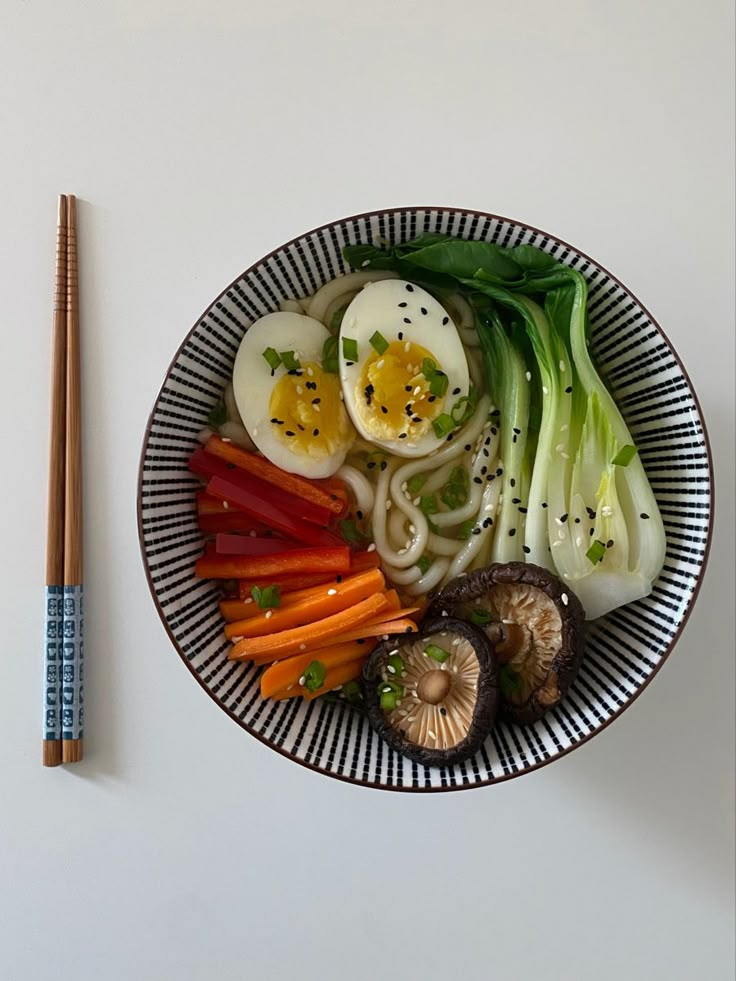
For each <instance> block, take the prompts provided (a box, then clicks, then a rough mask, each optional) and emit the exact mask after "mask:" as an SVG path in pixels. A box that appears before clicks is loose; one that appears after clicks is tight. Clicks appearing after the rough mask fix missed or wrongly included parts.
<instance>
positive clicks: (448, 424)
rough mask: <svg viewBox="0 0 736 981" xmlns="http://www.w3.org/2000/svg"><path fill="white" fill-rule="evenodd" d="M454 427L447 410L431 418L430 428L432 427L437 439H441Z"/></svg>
mask: <svg viewBox="0 0 736 981" xmlns="http://www.w3.org/2000/svg"><path fill="white" fill-rule="evenodd" d="M454 428H455V423H454V421H453V418H452V416H451V415H449V414H448V413H447V412H441V413H440V414H439V415H438V416H437V418H436V419H433V420H432V429H434V433H435V436H436V437H437V439H443V438H444V437H445V436H447V434H448V433H451V432H452V431H453V429H454Z"/></svg>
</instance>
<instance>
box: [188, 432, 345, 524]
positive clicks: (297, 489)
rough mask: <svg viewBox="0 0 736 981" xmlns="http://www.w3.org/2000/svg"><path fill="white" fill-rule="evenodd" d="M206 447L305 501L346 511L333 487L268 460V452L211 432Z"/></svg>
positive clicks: (333, 511)
mask: <svg viewBox="0 0 736 981" xmlns="http://www.w3.org/2000/svg"><path fill="white" fill-rule="evenodd" d="M205 450H206V451H207V452H208V453H212V454H213V455H214V456H217V457H220V459H221V460H227V462H228V463H234V464H235V466H236V467H239V468H240V469H241V470H245V471H246V472H247V473H249V474H252V475H253V476H254V477H259V478H260V479H261V480H265V481H266V483H267V484H272V485H273V486H274V487H279V488H281V489H282V490H285V491H288V492H289V493H290V494H295V495H296V496H297V497H301V498H303V499H304V500H305V501H311V502H312V503H313V504H318V505H319V506H320V507H323V508H327V510H328V511H331V512H332V513H333V514H342V511H343V502H342V501H341V500H340V499H339V498H338V497H337V495H336V494H334V493H332V492H331V491H329V490H323V489H322V488H321V487H319V486H318V485H317V484H316V483H314V482H312V481H311V480H307V479H306V478H305V477H300V476H298V475H297V474H293V473H288V472H287V471H286V470H281V469H280V468H279V467H277V466H275V465H274V464H273V463H271V461H270V460H267V459H266V457H265V456H256V454H255V453H249V452H248V450H244V449H242V448H241V447H239V446H236V445H235V444H234V443H226V442H225V441H224V440H222V439H220V437H219V436H211V437H210V438H209V439H208V440H207V444H206V446H205Z"/></svg>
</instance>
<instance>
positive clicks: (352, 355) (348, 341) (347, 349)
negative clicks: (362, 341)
mask: <svg viewBox="0 0 736 981" xmlns="http://www.w3.org/2000/svg"><path fill="white" fill-rule="evenodd" d="M342 356H343V357H344V358H345V360H346V361H357V360H358V342H357V341H356V340H355V339H354V338H353V337H343V339H342Z"/></svg>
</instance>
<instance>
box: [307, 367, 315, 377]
mask: <svg viewBox="0 0 736 981" xmlns="http://www.w3.org/2000/svg"><path fill="white" fill-rule="evenodd" d="M307 374H308V375H309V377H310V378H311V377H312V376H313V375H314V369H313V368H307Z"/></svg>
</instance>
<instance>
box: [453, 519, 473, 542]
mask: <svg viewBox="0 0 736 981" xmlns="http://www.w3.org/2000/svg"><path fill="white" fill-rule="evenodd" d="M473 528H475V522H474V521H473V520H472V518H469V519H468V520H467V521H463V523H462V524H461V525H460V527H459V528H458V532H457V537H458V538H459V539H460V540H461V541H463V542H464V541H466V540H467V539H468V538H470V536H471V535H472V534H473Z"/></svg>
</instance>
